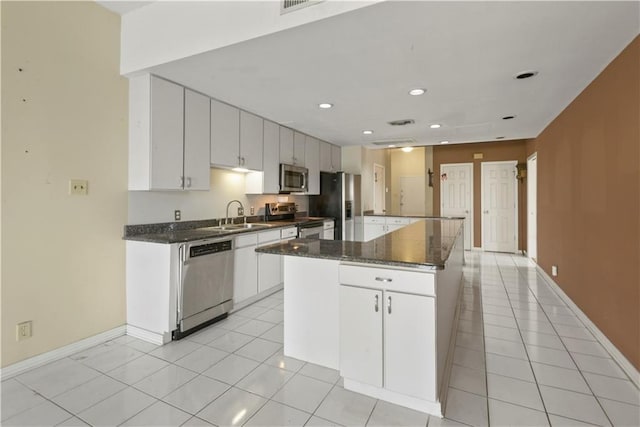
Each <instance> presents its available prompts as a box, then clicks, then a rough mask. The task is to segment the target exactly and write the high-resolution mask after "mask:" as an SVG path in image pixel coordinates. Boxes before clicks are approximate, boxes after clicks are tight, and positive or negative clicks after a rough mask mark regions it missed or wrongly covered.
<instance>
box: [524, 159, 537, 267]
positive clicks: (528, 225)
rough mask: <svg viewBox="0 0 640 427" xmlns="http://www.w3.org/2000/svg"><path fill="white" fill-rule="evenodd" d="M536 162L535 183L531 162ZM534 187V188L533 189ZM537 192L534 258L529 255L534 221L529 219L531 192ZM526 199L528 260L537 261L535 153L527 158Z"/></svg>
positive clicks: (535, 207)
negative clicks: (532, 178) (532, 177)
mask: <svg viewBox="0 0 640 427" xmlns="http://www.w3.org/2000/svg"><path fill="white" fill-rule="evenodd" d="M533 161H535V165H536V166H535V170H536V172H535V182H533V181H532V180H531V171H530V168H531V162H533ZM531 187H533V188H531ZM532 189H533V190H535V199H536V200H535V206H534V209H535V218H536V221H535V227H534V228H535V230H534V231H535V237H536V238H535V251H534V252H535V253H534V254H533V257H532V256H530V255H529V248H530V246H531V240H532V239H531V237H530V235H531V234H532V233H530V232H531V228H532V223H533V221H531V218H530V217H529V212H530V210H531V207H532V203H531V198H532V192H531V191H529V190H532ZM526 197H527V209H526V212H525V218H526V219H527V251H526V252H527V258H531V259H535V258H537V257H538V153H537V152H535V153H533V154H532V155H530V156H529V157H527V188H526Z"/></svg>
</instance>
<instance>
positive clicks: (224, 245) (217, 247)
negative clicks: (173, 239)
mask: <svg viewBox="0 0 640 427" xmlns="http://www.w3.org/2000/svg"><path fill="white" fill-rule="evenodd" d="M232 249H233V241H232V240H224V241H222V242H214V243H205V244H203V245H198V246H191V247H190V248H189V258H195V257H199V256H204V255H210V254H215V253H218V252H225V251H230V250H232Z"/></svg>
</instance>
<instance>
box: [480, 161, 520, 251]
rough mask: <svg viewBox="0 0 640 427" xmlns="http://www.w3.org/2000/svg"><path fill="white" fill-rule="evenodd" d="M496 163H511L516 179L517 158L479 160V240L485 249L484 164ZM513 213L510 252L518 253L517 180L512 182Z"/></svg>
mask: <svg viewBox="0 0 640 427" xmlns="http://www.w3.org/2000/svg"><path fill="white" fill-rule="evenodd" d="M497 164H511V165H513V168H514V176H513V179H514V181H517V179H516V178H515V173H516V170H515V168H516V166H517V165H518V161H517V160H501V161H496V162H480V215H481V216H480V240H481V242H480V243H481V244H482V249H483V250H486V249H485V243H484V242H485V235H486V230H485V229H484V217H483V216H482V215H483V213H482V212H484V210H485V209H484V166H485V165H497ZM513 201H514V203H513V205H514V207H513V213H514V215H515V217H514V223H513V225H514V240H513V251H512V252H510V253H514V254H517V253H518V242H519V237H520V236H519V235H518V229H519V228H520V226H519V225H520V224H519V221H518V184H517V182H516V183H514V185H513Z"/></svg>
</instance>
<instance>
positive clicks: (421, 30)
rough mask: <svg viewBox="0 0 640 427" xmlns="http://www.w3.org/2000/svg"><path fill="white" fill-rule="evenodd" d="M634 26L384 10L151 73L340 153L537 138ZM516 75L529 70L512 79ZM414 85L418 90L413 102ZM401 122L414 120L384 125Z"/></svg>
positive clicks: (521, 7) (529, 10)
mask: <svg viewBox="0 0 640 427" xmlns="http://www.w3.org/2000/svg"><path fill="white" fill-rule="evenodd" d="M293 13H295V12H293ZM639 28H640V24H639V3H638V2H609V1H606V2H590V1H586V2H581V1H576V2H517V1H512V2H480V1H477V2H431V1H409V2H400V1H389V2H383V3H378V4H375V5H372V6H369V7H365V8H362V9H359V10H356V11H353V12H349V13H345V14H342V15H339V16H336V17H332V18H329V19H325V20H321V21H316V22H314V23H311V24H307V25H303V26H300V27H296V28H293V29H290V30H286V31H282V32H279V33H275V34H271V35H268V36H264V37H260V38H257V39H254V40H250V41H247V42H243V43H239V44H236V45H233V46H229V47H225V48H222V49H218V50H214V51H211V52H207V53H204V54H201V55H197V56H193V57H190V58H187V59H183V60H180V61H176V62H173V63H168V64H164V65H161V66H158V67H155V68H154V69H152V70H151V71H152V72H153V73H155V74H158V75H160V76H164V77H166V78H168V79H170V80H173V81H176V82H179V83H181V84H184V85H185V86H187V87H191V88H193V89H196V90H199V91H201V92H203V93H206V94H208V95H210V96H212V97H215V98H218V99H220V100H223V101H226V102H228V103H230V104H233V105H236V106H239V107H240V108H243V109H246V110H248V111H251V112H254V113H256V114H258V115H261V116H263V117H266V118H269V119H271V120H274V121H276V122H279V123H281V124H285V125H288V126H291V127H293V128H295V129H298V130H300V131H302V132H305V133H308V134H310V135H313V136H316V137H319V138H321V139H324V140H327V141H330V142H334V143H337V144H340V145H354V144H358V145H359V144H367V145H370V143H371V142H372V141H376V140H387V139H398V138H401V139H405V138H412V139H414V140H415V141H416V142H417V143H418V145H430V144H439V142H440V141H441V140H449V141H450V142H451V143H459V142H478V141H491V140H495V139H496V137H505V139H520V138H531V137H535V136H537V135H538V134H539V133H540V132H541V131H542V130H543V129H544V128H545V127H546V126H547V125H548V124H549V123H550V121H551V120H552V119H553V118H555V117H556V116H557V115H558V114H559V113H560V112H561V111H562V110H563V109H564V108H565V107H566V106H567V105H568V104H569V103H570V102H571V101H572V100H573V99H574V98H575V97H576V96H577V95H578V94H579V93H580V92H581V91H582V90H583V89H584V88H585V87H586V86H587V85H588V84H589V83H590V82H591V81H592V80H593V79H594V78H595V77H596V76H597V75H598V74H599V73H600V72H601V71H602V70H603V69H604V67H605V66H606V65H607V64H608V63H609V62H610V61H611V60H612V59H613V58H614V57H615V56H617V55H618V54H619V53H620V51H621V50H622V49H623V48H624V47H625V46H626V45H627V44H628V43H629V42H630V41H631V40H632V39H633V38H634V37H635V36H636V35H637V34H638V32H639ZM525 70H536V71H539V74H538V76H536V77H534V78H532V79H528V80H516V79H514V77H513V76H514V75H515V74H517V73H519V72H521V71H525ZM414 87H423V88H426V89H427V93H426V94H425V95H423V96H418V97H415V96H409V95H408V94H407V92H408V90H409V89H411V88H414ZM320 102H330V103H333V104H334V107H333V108H332V109H330V110H320V109H318V108H317V104H318V103H320ZM507 115H515V116H516V118H515V119H513V120H508V121H506V120H502V117H503V116H507ZM406 118H409V119H414V120H415V124H413V125H409V126H405V127H401V128H397V127H392V126H390V125H388V124H387V122H388V121H390V120H397V119H406ZM432 123H439V124H442V128H440V129H430V128H429V125H430V124H432ZM364 129H371V130H373V131H374V132H375V133H374V134H373V135H370V136H365V135H363V134H362V131H363V130H364Z"/></svg>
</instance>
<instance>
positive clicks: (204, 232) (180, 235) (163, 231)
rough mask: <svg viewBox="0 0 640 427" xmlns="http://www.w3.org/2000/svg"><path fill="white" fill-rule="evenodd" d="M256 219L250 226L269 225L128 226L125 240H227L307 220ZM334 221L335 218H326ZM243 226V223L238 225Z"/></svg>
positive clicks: (206, 222) (210, 221) (215, 221)
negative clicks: (220, 227) (244, 227)
mask: <svg viewBox="0 0 640 427" xmlns="http://www.w3.org/2000/svg"><path fill="white" fill-rule="evenodd" d="M255 219H256V217H254V218H249V220H248V224H267V226H265V227H260V226H258V227H256V228H246V229H242V228H241V229H233V230H220V229H216V228H215V227H218V226H220V225H221V224H222V222H221V221H220V220H218V219H208V220H200V221H183V222H164V223H156V224H140V225H126V226H125V227H124V236H123V239H124V240H135V241H139V242H150V243H167V244H170V243H185V242H191V241H194V240H202V239H212V238H225V237H230V236H234V235H236V234H242V233H256V232H260V231H269V230H275V229H280V228H287V227H296V226H297V225H298V224H299V223H303V222H305V221H306V219H304V218H301V219H299V220H292V221H269V222H262V221H256V220H255ZM326 219H333V218H326ZM236 224H241V223H236Z"/></svg>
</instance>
